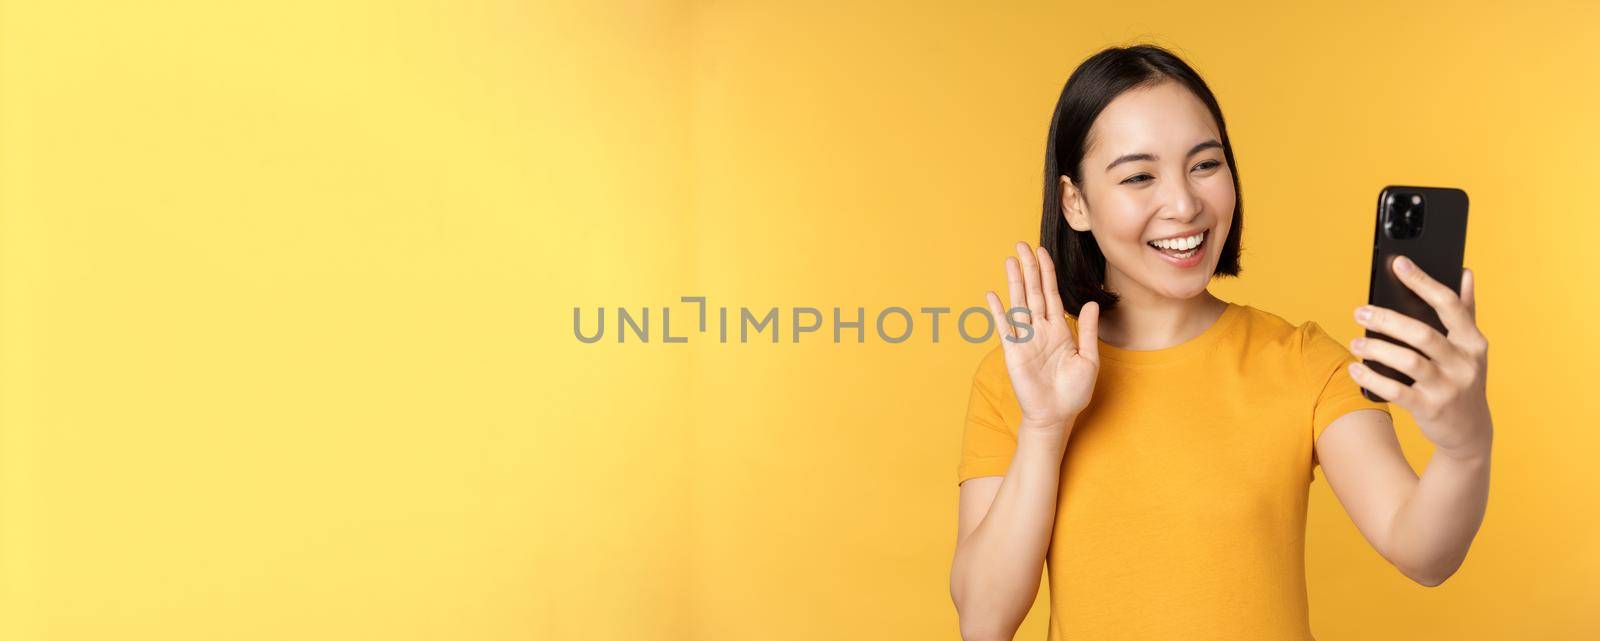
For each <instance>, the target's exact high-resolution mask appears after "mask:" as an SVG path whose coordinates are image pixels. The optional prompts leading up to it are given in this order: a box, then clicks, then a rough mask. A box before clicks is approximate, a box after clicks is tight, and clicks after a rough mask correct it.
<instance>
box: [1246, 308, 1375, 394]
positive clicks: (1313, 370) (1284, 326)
mask: <svg viewBox="0 0 1600 641" xmlns="http://www.w3.org/2000/svg"><path fill="white" fill-rule="evenodd" d="M1244 308H1245V309H1244V312H1245V313H1244V318H1243V320H1242V322H1241V323H1240V325H1241V326H1242V327H1241V331H1240V332H1238V333H1239V334H1240V335H1242V339H1243V340H1244V342H1245V343H1246V348H1247V349H1248V352H1247V353H1249V354H1251V355H1272V356H1274V357H1276V358H1279V359H1281V360H1282V362H1284V363H1286V364H1290V365H1292V366H1293V367H1295V368H1296V369H1298V370H1299V375H1301V376H1306V375H1311V376H1313V377H1315V375H1316V374H1318V373H1322V372H1325V371H1328V370H1330V368H1337V367H1340V366H1341V364H1342V363H1343V362H1345V361H1347V360H1349V359H1350V358H1351V355H1350V350H1349V349H1348V348H1346V347H1345V345H1344V343H1342V342H1340V341H1339V339H1337V338H1334V337H1333V335H1332V334H1329V333H1328V331H1327V330H1326V329H1324V328H1323V327H1322V325H1321V324H1320V323H1318V322H1316V321H1314V320H1307V321H1304V322H1301V323H1292V322H1290V321H1289V320H1287V319H1285V318H1284V317H1282V316H1280V315H1278V314H1274V313H1272V312H1269V311H1266V310H1264V309H1258V308H1255V307H1250V306H1248V305H1245V306H1244Z"/></svg>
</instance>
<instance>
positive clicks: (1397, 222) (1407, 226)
mask: <svg viewBox="0 0 1600 641" xmlns="http://www.w3.org/2000/svg"><path fill="white" fill-rule="evenodd" d="M1383 202H1384V217H1383V231H1384V233H1385V234H1387V235H1388V236H1389V237H1390V238H1393V239H1396V240H1403V239H1407V238H1416V237H1417V236H1419V235H1421V234H1422V225H1423V219H1424V217H1425V205H1426V203H1424V202H1423V199H1422V194H1418V193H1409V192H1406V193H1396V194H1389V195H1388V196H1386V197H1385V198H1384V201H1383Z"/></svg>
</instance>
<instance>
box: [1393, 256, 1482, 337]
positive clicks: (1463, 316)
mask: <svg viewBox="0 0 1600 641" xmlns="http://www.w3.org/2000/svg"><path fill="white" fill-rule="evenodd" d="M1392 269H1393V270H1394V273H1395V275H1397V276H1399V277H1400V282H1402V283H1405V285H1406V287H1409V288H1411V291H1413V292H1416V293H1417V296H1419V297H1421V298H1422V300H1423V301H1425V302H1427V303H1428V305H1429V306H1431V307H1433V309H1434V311H1436V312H1438V313H1439V320H1440V321H1443V322H1444V328H1445V330H1447V331H1449V332H1450V333H1452V334H1453V333H1456V332H1461V333H1462V334H1469V333H1471V332H1473V331H1475V330H1476V329H1477V327H1476V326H1475V325H1474V324H1473V322H1472V314H1471V312H1468V311H1467V306H1466V305H1465V304H1463V303H1462V302H1461V297H1460V296H1459V295H1457V294H1456V292H1455V290H1453V289H1450V288H1449V287H1447V286H1445V284H1444V283H1441V282H1439V281H1437V280H1434V279H1433V277H1432V276H1429V275H1428V272H1425V271H1422V269H1420V268H1418V267H1417V264H1416V263H1415V262H1412V261H1411V259H1410V258H1406V257H1405V256H1395V257H1394V261H1393V263H1392Z"/></svg>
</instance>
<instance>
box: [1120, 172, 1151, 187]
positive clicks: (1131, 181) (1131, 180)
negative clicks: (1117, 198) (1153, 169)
mask: <svg viewBox="0 0 1600 641" xmlns="http://www.w3.org/2000/svg"><path fill="white" fill-rule="evenodd" d="M1141 178H1142V179H1143V180H1140V179H1141ZM1152 180H1155V177H1154V176H1151V175H1150V174H1138V175H1134V176H1129V177H1128V178H1126V179H1125V180H1123V181H1122V184H1124V185H1136V184H1139V183H1146V182H1150V181H1152Z"/></svg>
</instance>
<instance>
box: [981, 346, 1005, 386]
mask: <svg viewBox="0 0 1600 641" xmlns="http://www.w3.org/2000/svg"><path fill="white" fill-rule="evenodd" d="M972 383H973V385H977V386H983V387H987V388H991V389H994V388H999V387H1001V386H1005V387H1009V386H1010V383H1011V375H1010V374H1009V373H1007V372H1006V353H1005V348H1004V347H1002V346H1000V345H994V346H992V347H991V348H990V349H989V351H986V352H984V353H983V357H982V358H980V359H978V369H977V371H976V372H974V373H973V375H972Z"/></svg>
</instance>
